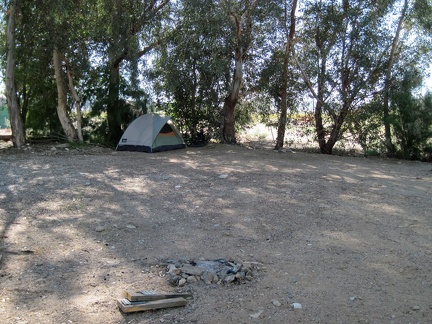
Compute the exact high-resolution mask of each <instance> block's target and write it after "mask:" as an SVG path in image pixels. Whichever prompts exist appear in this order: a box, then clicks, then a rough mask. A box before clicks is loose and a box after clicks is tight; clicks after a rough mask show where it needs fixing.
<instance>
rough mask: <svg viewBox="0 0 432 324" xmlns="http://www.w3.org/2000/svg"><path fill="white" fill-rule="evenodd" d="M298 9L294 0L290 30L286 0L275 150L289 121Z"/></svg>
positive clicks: (282, 143) (281, 145) (279, 146)
mask: <svg viewBox="0 0 432 324" xmlns="http://www.w3.org/2000/svg"><path fill="white" fill-rule="evenodd" d="M296 9H297V0H293V2H292V7H291V19H290V30H289V32H288V29H287V17H288V14H287V5H286V1H285V19H284V22H285V33H286V38H287V42H286V44H285V55H284V66H283V74H282V89H281V100H282V102H281V113H280V116H279V122H278V130H277V139H276V146H275V150H280V149H281V148H282V147H283V145H284V139H285V129H286V123H287V111H288V107H287V97H288V96H287V95H288V94H287V91H288V90H287V89H288V66H289V55H290V53H291V49H292V47H293V40H294V33H295V12H296Z"/></svg>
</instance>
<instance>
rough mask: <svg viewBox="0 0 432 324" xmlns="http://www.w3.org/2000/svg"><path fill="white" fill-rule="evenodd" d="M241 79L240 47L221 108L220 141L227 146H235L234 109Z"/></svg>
mask: <svg viewBox="0 0 432 324" xmlns="http://www.w3.org/2000/svg"><path fill="white" fill-rule="evenodd" d="M242 79H243V49H242V47H241V46H240V45H238V46H237V48H236V55H235V69H234V74H233V80H232V84H231V91H230V93H229V95H228V97H226V98H225V101H224V106H223V132H222V141H223V142H224V143H227V144H235V143H236V142H237V140H236V134H235V108H236V106H237V102H238V99H239V94H240V86H241V82H242Z"/></svg>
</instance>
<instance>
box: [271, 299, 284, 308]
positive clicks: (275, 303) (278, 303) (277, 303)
mask: <svg viewBox="0 0 432 324" xmlns="http://www.w3.org/2000/svg"><path fill="white" fill-rule="evenodd" d="M272 304H273V305H275V306H276V307H280V306H282V304H281V302H280V301H279V300H277V299H273V300H272Z"/></svg>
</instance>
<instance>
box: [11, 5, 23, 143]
mask: <svg viewBox="0 0 432 324" xmlns="http://www.w3.org/2000/svg"><path fill="white" fill-rule="evenodd" d="M17 3H18V1H15V0H11V1H10V4H9V17H8V22H7V40H6V42H7V62H6V97H7V106H8V111H9V118H10V124H11V129H12V141H13V144H14V147H16V148H21V147H22V146H23V145H24V144H25V134H24V124H23V121H22V117H21V107H20V104H19V101H18V96H17V91H16V85H15V24H16V21H15V16H16V10H17Z"/></svg>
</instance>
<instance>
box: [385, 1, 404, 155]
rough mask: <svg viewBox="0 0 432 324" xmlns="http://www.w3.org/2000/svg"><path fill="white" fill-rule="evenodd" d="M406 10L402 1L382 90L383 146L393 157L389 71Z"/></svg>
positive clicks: (394, 152) (394, 151) (394, 149)
mask: <svg viewBox="0 0 432 324" xmlns="http://www.w3.org/2000/svg"><path fill="white" fill-rule="evenodd" d="M407 8H408V0H405V1H404V6H403V8H402V11H401V15H400V17H399V22H398V26H397V28H396V33H395V36H394V38H393V42H392V47H391V51H390V56H389V60H388V64H387V71H386V75H385V81H384V89H383V95H384V98H383V122H384V136H385V145H386V148H387V155H388V156H394V155H395V154H396V147H395V146H394V144H393V142H392V139H391V126H390V120H389V116H390V112H389V111H390V109H389V91H390V82H391V71H392V68H393V63H394V59H395V55H396V47H397V45H398V42H399V35H400V32H401V30H402V25H403V21H404V19H405V14H406V11H407Z"/></svg>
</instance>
